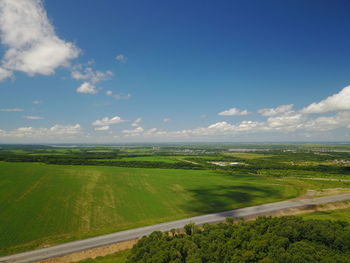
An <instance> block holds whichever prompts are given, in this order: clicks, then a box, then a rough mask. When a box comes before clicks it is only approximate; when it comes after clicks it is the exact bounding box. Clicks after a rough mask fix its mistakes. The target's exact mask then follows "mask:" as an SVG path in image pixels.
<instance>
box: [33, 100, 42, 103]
mask: <svg viewBox="0 0 350 263" xmlns="http://www.w3.org/2000/svg"><path fill="white" fill-rule="evenodd" d="M32 103H33V104H41V103H43V102H42V101H41V100H33V101H32Z"/></svg>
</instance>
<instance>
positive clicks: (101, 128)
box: [95, 125, 109, 131]
mask: <svg viewBox="0 0 350 263" xmlns="http://www.w3.org/2000/svg"><path fill="white" fill-rule="evenodd" d="M107 130H109V126H108V125H106V126H101V127H96V128H95V131H107Z"/></svg>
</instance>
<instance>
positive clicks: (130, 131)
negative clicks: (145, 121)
mask: <svg viewBox="0 0 350 263" xmlns="http://www.w3.org/2000/svg"><path fill="white" fill-rule="evenodd" d="M143 131H144V129H143V128H142V127H141V126H138V127H136V128H135V129H133V130H123V133H141V132H143Z"/></svg>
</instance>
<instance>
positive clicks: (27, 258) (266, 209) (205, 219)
mask: <svg viewBox="0 0 350 263" xmlns="http://www.w3.org/2000/svg"><path fill="white" fill-rule="evenodd" d="M347 200H350V194H341V195H333V196H326V197H320V198H314V199H302V200H288V201H282V202H276V203H270V204H264V205H258V206H251V207H245V208H240V209H236V210H230V211H225V212H221V213H215V214H208V215H203V216H196V217H191V218H186V219H182V220H176V221H171V222H167V223H162V224H157V225H152V226H146V227H141V228H136V229H131V230H126V231H122V232H117V233H113V234H108V235H103V236H97V237H93V238H88V239H84V240H79V241H74V242H69V243H65V244H62V245H58V246H52V247H47V248H41V249H37V250H33V251H29V252H24V253H19V254H15V255H11V256H6V257H0V262H1V263H2V262H17V263H21V262H35V261H39V260H43V259H47V258H53V257H58V256H63V255H66V254H70V253H73V252H77V251H82V250H86V249H90V248H95V247H101V246H105V245H110V244H113V243H118V242H122V241H127V240H131V239H135V238H139V237H142V236H144V235H148V234H150V233H152V232H153V231H156V230H158V231H169V230H170V229H172V228H176V229H178V228H182V227H183V226H185V225H186V224H188V223H191V222H192V223H195V224H204V223H216V222H221V221H223V220H225V218H226V217H228V216H232V217H236V218H237V217H249V216H258V215H264V214H268V213H271V212H277V211H280V210H283V209H288V208H302V207H307V206H312V205H320V204H326V203H332V202H340V201H347Z"/></svg>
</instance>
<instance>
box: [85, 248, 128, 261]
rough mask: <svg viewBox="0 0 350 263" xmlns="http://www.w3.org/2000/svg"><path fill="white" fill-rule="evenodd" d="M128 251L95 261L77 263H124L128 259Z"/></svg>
mask: <svg viewBox="0 0 350 263" xmlns="http://www.w3.org/2000/svg"><path fill="white" fill-rule="evenodd" d="M129 253H130V250H124V251H120V252H117V253H114V254H110V255H107V256H104V257H97V258H95V259H86V260H81V261H79V263H124V262H126V258H127V257H128V255H129Z"/></svg>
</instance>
